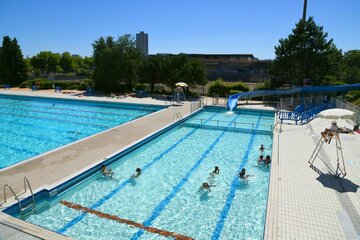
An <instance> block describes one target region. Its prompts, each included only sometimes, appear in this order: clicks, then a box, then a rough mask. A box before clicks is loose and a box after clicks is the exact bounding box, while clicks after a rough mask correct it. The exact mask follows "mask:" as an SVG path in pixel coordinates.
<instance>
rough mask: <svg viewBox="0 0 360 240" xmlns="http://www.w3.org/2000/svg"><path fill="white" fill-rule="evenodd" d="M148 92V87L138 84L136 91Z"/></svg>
mask: <svg viewBox="0 0 360 240" xmlns="http://www.w3.org/2000/svg"><path fill="white" fill-rule="evenodd" d="M145 90H146V85H145V84H137V85H136V86H135V91H145Z"/></svg>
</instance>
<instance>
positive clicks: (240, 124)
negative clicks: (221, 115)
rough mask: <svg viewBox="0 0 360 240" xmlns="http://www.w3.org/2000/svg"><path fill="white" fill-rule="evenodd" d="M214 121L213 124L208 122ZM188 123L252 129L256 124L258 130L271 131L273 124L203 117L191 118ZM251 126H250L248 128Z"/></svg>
mask: <svg viewBox="0 0 360 240" xmlns="http://www.w3.org/2000/svg"><path fill="white" fill-rule="evenodd" d="M209 123H215V124H209ZM189 124H200V125H205V124H207V125H209V126H214V127H215V126H216V127H233V128H246V129H251V130H254V129H255V126H258V130H265V131H273V128H274V126H273V125H271V124H258V125H256V123H250V122H229V121H223V120H209V119H205V118H193V119H191V122H189ZM250 126H251V128H250Z"/></svg>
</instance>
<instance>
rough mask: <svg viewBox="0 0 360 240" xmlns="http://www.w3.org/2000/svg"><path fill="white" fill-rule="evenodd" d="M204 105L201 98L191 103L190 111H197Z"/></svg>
mask: <svg viewBox="0 0 360 240" xmlns="http://www.w3.org/2000/svg"><path fill="white" fill-rule="evenodd" d="M201 107H202V104H201V99H200V100H198V101H195V102H192V103H190V113H192V112H195V111H196V110H198V109H199V108H201Z"/></svg>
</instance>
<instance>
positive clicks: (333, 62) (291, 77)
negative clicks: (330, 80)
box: [271, 17, 341, 85]
mask: <svg viewBox="0 0 360 240" xmlns="http://www.w3.org/2000/svg"><path fill="white" fill-rule="evenodd" d="M327 36H328V34H327V33H325V32H324V31H323V27H321V26H317V25H316V23H315V21H314V19H313V18H312V17H310V18H309V19H308V20H307V21H303V20H300V21H299V22H298V23H297V24H296V27H295V29H293V30H292V33H291V34H290V35H289V36H288V37H287V38H285V39H280V40H279V45H277V46H275V54H276V58H275V60H274V62H273V65H272V68H271V73H272V74H273V75H274V76H275V81H276V83H277V85H282V84H284V83H290V84H292V85H303V80H304V79H305V78H308V79H311V81H312V82H313V83H315V84H323V83H324V78H325V76H327V75H337V74H338V64H339V61H340V60H341V52H340V51H339V50H337V48H336V46H335V45H334V43H333V39H330V40H327Z"/></svg>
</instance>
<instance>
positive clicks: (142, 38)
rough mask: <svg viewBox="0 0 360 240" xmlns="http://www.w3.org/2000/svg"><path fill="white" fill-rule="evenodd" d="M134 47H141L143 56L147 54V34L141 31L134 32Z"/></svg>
mask: <svg viewBox="0 0 360 240" xmlns="http://www.w3.org/2000/svg"><path fill="white" fill-rule="evenodd" d="M136 48H139V49H141V51H142V52H143V54H144V55H145V56H148V55H149V45H148V35H147V34H146V33H144V32H143V31H141V32H140V33H137V34H136Z"/></svg>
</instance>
